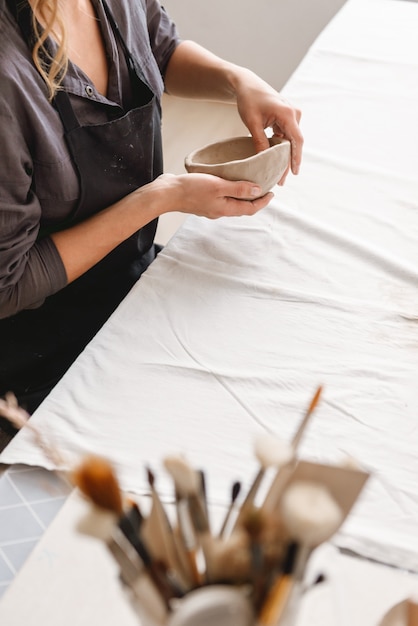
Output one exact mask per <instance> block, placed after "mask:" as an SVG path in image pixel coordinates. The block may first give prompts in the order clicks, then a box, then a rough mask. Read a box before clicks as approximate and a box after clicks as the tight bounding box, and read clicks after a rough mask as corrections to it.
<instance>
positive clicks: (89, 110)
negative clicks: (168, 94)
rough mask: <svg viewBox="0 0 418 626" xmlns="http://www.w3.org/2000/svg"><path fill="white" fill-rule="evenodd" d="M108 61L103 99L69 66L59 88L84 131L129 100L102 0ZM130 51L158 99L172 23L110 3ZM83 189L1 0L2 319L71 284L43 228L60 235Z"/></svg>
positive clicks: (144, 2) (121, 2) (139, 7)
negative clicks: (107, 77)
mask: <svg viewBox="0 0 418 626" xmlns="http://www.w3.org/2000/svg"><path fill="white" fill-rule="evenodd" d="M93 3H94V5H95V7H96V10H97V13H98V16H99V18H100V20H101V23H102V30H103V36H104V41H105V46H106V51H107V54H108V56H109V59H110V75H109V89H108V94H107V97H104V96H102V95H101V94H99V93H98V92H97V91H96V90H95V88H94V85H93V84H92V83H91V81H90V80H89V78H88V77H87V76H86V75H85V74H84V73H83V72H82V71H81V70H80V69H79V68H78V67H77V66H76V65H74V64H73V63H70V65H69V68H68V72H67V75H66V77H65V79H64V83H63V85H64V88H65V89H66V91H67V92H68V93H69V94H70V98H71V102H72V105H73V107H74V110H75V112H76V115H77V117H78V119H79V121H80V123H81V124H83V125H84V124H97V123H102V122H106V121H107V120H110V119H114V117H118V116H119V115H122V114H123V112H124V108H125V107H126V106H127V104H128V100H129V94H130V90H129V79H128V75H127V67H126V63H125V60H124V57H123V53H122V51H121V48H120V44H118V42H117V41H116V40H115V37H114V34H113V31H112V29H111V27H110V25H109V24H108V22H107V19H106V16H105V15H104V12H103V9H102V6H101V3H100V2H99V0H93ZM108 5H109V7H110V9H111V11H112V14H113V16H114V17H115V20H116V22H117V24H118V26H119V29H120V31H121V33H122V36H123V38H124V39H125V42H126V44H127V46H128V49H130V51H131V52H132V54H133V55H134V56H135V57H136V58H137V59H138V60H139V62H140V64H141V67H142V70H143V72H144V75H145V78H146V79H147V80H148V82H149V84H150V86H151V87H152V89H153V90H154V92H155V93H156V94H157V96H158V97H160V96H161V94H162V91H163V89H164V83H163V77H164V72H165V69H166V67H167V64H168V61H169V59H170V56H171V54H172V53H173V51H174V49H175V47H176V45H177V44H178V41H179V39H178V36H177V32H176V28H175V26H174V24H173V22H172V21H171V20H170V19H169V17H168V16H167V14H166V12H165V11H164V9H163V8H162V7H161V6H160V4H159V2H158V0H108ZM78 196H79V184H78V179H77V175H76V171H75V168H74V165H73V163H72V161H71V158H70V155H69V153H68V149H67V146H66V143H65V140H64V135H63V127H62V124H61V120H60V118H59V116H58V113H57V112H56V110H55V109H54V108H53V106H52V105H51V104H50V103H49V101H48V98H47V89H46V86H45V84H44V83H43V80H42V78H41V77H40V76H39V74H38V72H37V70H36V68H35V67H34V65H33V62H32V58H31V54H30V51H29V49H28V47H27V44H26V42H25V41H24V40H23V38H22V36H21V32H20V29H19V27H18V26H17V24H16V22H15V20H14V18H13V16H12V15H11V14H10V12H9V10H8V8H7V5H6V1H5V0H0V318H4V317H8V316H10V315H13V314H15V313H17V312H18V311H20V310H22V309H26V308H33V307H38V306H40V305H41V304H42V302H43V301H44V300H45V298H46V297H47V296H49V295H51V294H53V293H55V292H56V291H58V290H59V289H62V288H63V287H64V286H65V285H66V284H67V276H66V273H65V269H64V266H63V263H62V261H61V258H60V256H59V254H58V251H57V249H56V247H55V245H54V243H53V241H52V240H51V238H50V237H44V238H42V239H41V238H39V239H38V232H39V228H40V227H41V226H42V227H47V228H57V227H58V228H59V225H60V224H61V223H62V222H63V221H64V220H65V218H66V217H67V216H68V215H69V214H70V213H71V211H72V209H73V208H74V207H75V206H76V204H77V200H78Z"/></svg>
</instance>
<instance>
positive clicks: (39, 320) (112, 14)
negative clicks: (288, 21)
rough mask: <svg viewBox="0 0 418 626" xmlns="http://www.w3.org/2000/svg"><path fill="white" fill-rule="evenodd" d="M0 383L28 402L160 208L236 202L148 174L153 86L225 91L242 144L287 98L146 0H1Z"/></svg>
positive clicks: (111, 287) (193, 93)
mask: <svg viewBox="0 0 418 626" xmlns="http://www.w3.org/2000/svg"><path fill="white" fill-rule="evenodd" d="M0 42H1V43H0V141H1V152H2V167H1V172H0V318H1V319H0V345H1V356H0V395H3V394H4V393H6V392H7V391H8V390H12V391H14V393H15V394H16V395H17V397H18V399H19V401H20V403H21V404H22V405H23V406H25V407H26V408H27V410H28V411H29V412H32V411H33V410H34V409H35V408H36V407H37V406H38V405H39V403H40V402H41V401H42V399H43V398H44V397H45V396H46V394H47V393H48V392H49V391H50V389H51V388H52V387H53V386H54V385H55V383H56V382H57V381H58V380H59V378H60V377H61V376H62V375H63V373H64V372H65V370H66V369H67V368H68V367H69V365H70V364H71V363H72V361H73V360H74V359H75V358H76V356H77V355H78V354H79V353H80V352H81V350H82V349H83V348H84V346H85V345H86V344H87V343H88V341H89V340H90V339H91V338H92V337H93V335H94V334H95V333H96V332H97V330H98V329H99V328H100V327H101V326H102V324H103V323H104V321H105V320H106V319H107V318H108V316H109V315H110V314H111V312H112V311H113V310H114V309H115V307H116V306H117V304H118V303H119V302H120V301H121V299H122V298H123V297H124V296H125V295H126V293H127V292H128V290H129V289H130V288H131V286H132V284H133V283H134V282H135V281H136V280H137V279H138V277H139V276H140V274H141V272H142V271H143V270H144V269H145V268H146V267H147V265H148V264H149V263H150V262H151V261H152V259H153V258H154V256H155V250H154V246H153V239H154V234H155V229H156V223H157V219H158V217H159V216H160V215H162V214H163V213H168V212H171V211H181V212H184V213H194V214H196V215H202V216H205V217H208V218H217V217H220V216H228V215H231V216H232V215H251V214H254V213H255V212H257V211H259V210H260V209H262V208H263V207H265V206H266V205H267V204H268V202H269V200H270V199H271V194H267V195H266V196H264V197H263V198H259V199H255V200H254V201H252V202H251V201H248V200H246V198H249V197H252V196H253V197H256V196H257V195H258V190H257V188H256V187H255V186H254V185H253V184H252V183H248V182H246V181H243V182H238V183H234V182H228V181H225V180H222V179H219V178H216V177H212V176H206V175H198V174H193V175H191V174H185V175H182V176H173V175H169V174H165V175H163V174H162V156H161V136H160V105H159V102H160V97H161V94H162V91H163V89H164V88H165V90H166V91H167V92H168V93H171V94H174V95H177V96H185V97H193V98H206V99H217V100H223V101H231V100H234V101H235V102H236V105H237V107H238V111H239V113H240V115H241V117H242V120H243V121H244V123H245V124H246V126H247V127H248V129H249V131H250V133H251V134H252V136H253V138H254V142H255V145H256V147H257V150H262V149H264V148H266V147H267V145H268V143H267V139H266V135H265V133H264V129H265V128H267V127H272V128H273V131H274V132H275V133H276V134H279V135H281V136H285V137H286V138H288V139H290V141H291V145H292V171H293V172H294V173H297V172H298V169H299V165H300V160H301V150H302V136H301V132H300V130H299V119H300V112H299V111H298V110H297V109H295V108H293V107H292V106H291V105H290V104H289V103H287V102H286V101H285V100H283V99H282V98H281V97H280V95H279V94H278V93H277V92H276V91H275V90H273V89H272V88H271V87H270V86H268V85H267V84H266V83H265V82H264V81H262V80H261V79H260V78H258V77H257V76H255V75H254V74H253V73H252V72H250V71H249V70H246V69H244V68H241V67H237V66H235V65H233V64H230V63H227V62H225V61H223V60H221V59H219V58H218V57H216V56H214V55H212V54H211V53H209V52H208V51H206V50H205V49H203V48H201V47H200V46H198V45H197V44H195V43H193V42H190V41H182V42H180V41H179V39H178V36H177V33H176V30H175V26H174V24H173V23H172V22H171V20H170V19H169V17H168V16H167V14H166V12H165V11H164V9H163V8H162V7H161V6H160V4H159V2H158V0H135V1H132V0H106V1H105V0H29V1H28V0H0Z"/></svg>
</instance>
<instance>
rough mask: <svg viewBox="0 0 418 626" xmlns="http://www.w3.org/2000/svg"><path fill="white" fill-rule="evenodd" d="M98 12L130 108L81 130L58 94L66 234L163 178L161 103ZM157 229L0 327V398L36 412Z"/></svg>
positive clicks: (145, 257) (25, 24)
mask: <svg viewBox="0 0 418 626" xmlns="http://www.w3.org/2000/svg"><path fill="white" fill-rule="evenodd" d="M7 1H8V4H9V7H10V9H11V10H12V13H13V14H14V15H15V17H16V20H17V22H18V24H19V26H20V28H21V30H22V33H23V35H24V37H25V40H26V41H27V43H28V45H29V47H31V46H33V29H32V22H31V20H32V12H31V9H30V7H29V4H28V2H27V1H23V2H22V0H19V1H18V0H7ZM103 7H104V9H105V11H106V14H107V17H108V19H109V21H110V24H111V26H112V29H113V32H114V33H115V35H116V36H117V37H118V38H119V41H120V44H121V46H122V48H123V50H124V53H125V58H126V61H127V63H128V68H129V73H130V79H131V88H132V102H133V104H132V108H131V110H130V111H128V112H127V113H126V114H125V115H123V117H120V118H118V119H115V120H112V121H109V122H107V123H104V124H99V125H94V126H80V124H79V123H78V120H77V118H76V116H75V114H74V112H73V109H72V106H71V102H70V99H69V97H68V95H67V94H66V92H65V91H59V92H57V95H56V97H55V99H54V102H53V105H54V106H55V107H56V109H57V110H58V112H59V115H60V117H61V120H62V123H63V126H64V130H65V138H66V141H67V145H68V149H69V151H70V154H71V157H72V159H73V162H74V163H75V165H76V168H77V172H78V177H79V183H80V199H79V202H78V205H77V207H76V209H75V210H74V212H73V214H72V215H71V216H70V217H69V218H68V220H66V222H65V226H63V228H64V227H65V228H68V227H69V226H71V225H73V224H75V223H77V222H79V221H82V220H84V219H86V218H87V217H88V216H90V215H92V214H94V213H97V212H98V211H100V210H102V209H104V208H105V207H107V206H110V205H111V204H113V203H114V202H116V201H117V200H120V199H121V198H123V197H124V196H126V195H127V194H129V193H130V192H131V191H133V190H134V189H136V188H138V187H141V186H142V185H145V184H147V183H149V182H151V181H152V180H154V179H155V178H156V177H157V176H159V175H160V174H161V173H162V142H161V110H160V104H159V101H158V98H157V97H156V95H155V94H154V93H153V91H152V89H151V88H150V87H149V85H148V84H147V82H146V80H145V78H144V77H143V74H142V71H141V68H140V67H139V65H138V63H137V62H136V60H135V59H134V58H133V57H132V55H131V54H130V52H129V51H128V49H127V47H126V44H125V42H124V40H123V38H122V36H121V34H120V31H119V29H118V27H117V24H116V23H115V20H114V19H113V16H112V15H111V13H110V10H109V8H108V7H107V5H106V4H105V2H104V1H103ZM156 227H157V220H154V221H152V222H151V223H149V224H147V225H146V226H145V227H144V228H142V229H141V230H140V231H138V232H137V233H136V234H135V235H133V236H132V237H130V238H129V239H127V240H126V241H125V242H123V243H122V244H120V245H119V246H118V247H117V248H116V249H115V250H113V251H112V252H111V253H110V254H109V255H108V256H106V257H105V258H104V259H103V260H102V261H101V262H100V263H98V264H97V265H95V266H94V267H93V268H92V269H91V270H89V271H88V272H87V273H85V274H84V275H83V276H81V277H80V278H78V279H77V280H75V281H74V282H72V283H71V284H69V285H68V286H67V287H65V288H64V289H62V290H61V291H59V292H58V293H56V294H55V295H52V296H50V297H48V298H47V299H46V300H45V302H44V304H43V305H42V306H41V307H40V308H38V309H28V310H25V311H21V312H20V313H18V314H16V315H14V316H12V317H10V318H6V319H3V320H0V395H4V393H6V392H7V391H13V392H14V393H15V394H16V396H17V398H18V400H19V402H20V403H21V405H22V406H24V407H25V408H26V409H27V410H28V411H29V412H33V411H34V409H35V408H36V407H37V406H38V405H39V404H40V402H41V401H42V400H43V399H44V397H45V396H46V395H47V394H48V393H49V391H50V390H51V389H52V387H53V386H54V385H55V384H56V383H57V381H58V380H59V379H60V378H61V377H62V375H63V374H64V373H65V371H66V370H67V369H68V367H69V366H70V365H71V363H72V362H73V361H74V360H75V358H76V357H77V356H78V354H79V353H80V352H81V351H82V350H83V348H84V347H85V346H86V344H87V343H88V342H89V341H90V340H91V339H92V337H93V336H94V335H95V334H96V332H97V331H98V330H99V328H100V327H101V326H102V325H103V323H104V322H105V321H106V320H107V318H108V317H109V316H110V314H111V313H112V312H113V311H114V309H115V308H116V307H117V305H118V304H119V303H120V301H121V300H122V299H123V298H124V296H125V295H126V294H127V293H128V291H129V290H130V289H131V287H132V285H133V284H134V283H135V282H136V280H137V279H138V277H139V276H140V275H141V273H142V272H143V271H144V270H145V269H146V267H147V266H148V265H149V263H150V262H151V261H152V260H153V258H154V256H155V253H156V248H155V246H154V245H153V241H154V236H155V231H156Z"/></svg>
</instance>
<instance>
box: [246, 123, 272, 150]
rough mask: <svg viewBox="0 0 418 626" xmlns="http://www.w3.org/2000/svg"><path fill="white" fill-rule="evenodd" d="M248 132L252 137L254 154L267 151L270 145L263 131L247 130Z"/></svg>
mask: <svg viewBox="0 0 418 626" xmlns="http://www.w3.org/2000/svg"><path fill="white" fill-rule="evenodd" d="M248 130H249V131H250V133H251V135H252V138H253V142H254V147H255V151H256V153H258V152H262V151H263V150H267V148H269V147H270V143H269V140H268V138H267V135H266V133H265V132H264V129H258V128H253V129H251V128H249V129H248Z"/></svg>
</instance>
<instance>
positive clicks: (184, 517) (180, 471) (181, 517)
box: [164, 456, 209, 585]
mask: <svg viewBox="0 0 418 626" xmlns="http://www.w3.org/2000/svg"><path fill="white" fill-rule="evenodd" d="M164 467H165V468H166V470H167V471H168V473H169V474H170V475H171V477H172V478H173V481H174V486H175V496H176V510H177V521H178V526H179V531H180V536H181V539H182V542H183V545H184V548H185V551H186V554H187V558H188V562H189V565H190V570H191V575H192V579H193V582H194V584H196V585H201V584H202V583H203V576H202V573H201V571H200V570H199V567H198V560H197V558H198V553H199V549H200V547H201V546H200V542H199V541H198V540H197V535H202V534H208V533H209V523H208V520H207V517H206V513H205V510H204V507H203V506H202V501H201V498H200V495H199V489H200V479H199V475H198V473H197V472H196V471H195V470H194V469H193V468H192V467H191V466H190V465H189V464H188V463H187V461H186V460H185V459H184V458H182V457H180V456H169V457H166V458H165V459H164ZM199 556H200V557H202V556H203V555H201V554H200V555H199Z"/></svg>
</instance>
